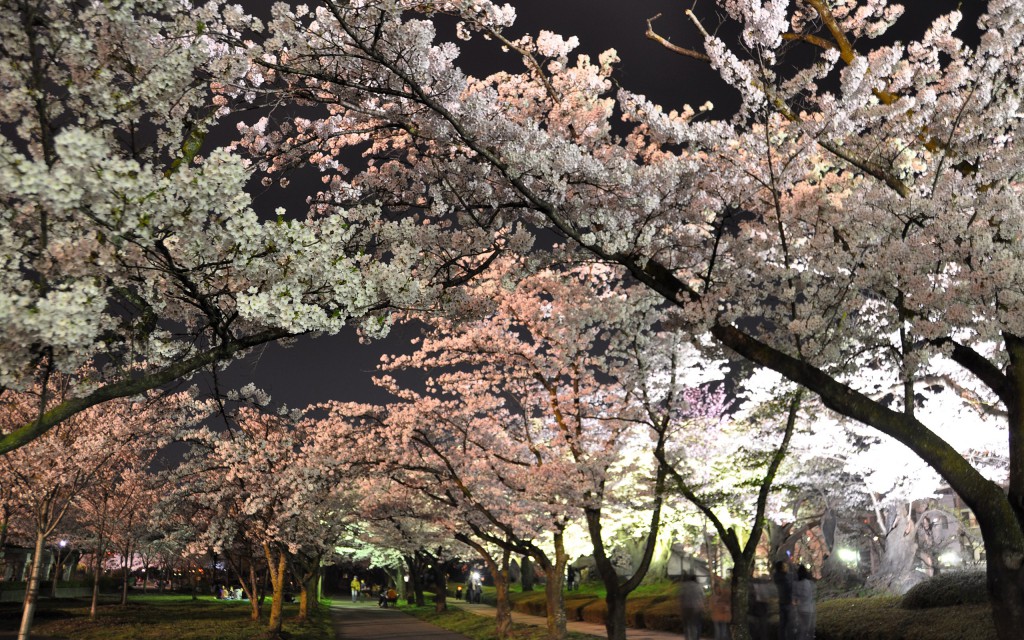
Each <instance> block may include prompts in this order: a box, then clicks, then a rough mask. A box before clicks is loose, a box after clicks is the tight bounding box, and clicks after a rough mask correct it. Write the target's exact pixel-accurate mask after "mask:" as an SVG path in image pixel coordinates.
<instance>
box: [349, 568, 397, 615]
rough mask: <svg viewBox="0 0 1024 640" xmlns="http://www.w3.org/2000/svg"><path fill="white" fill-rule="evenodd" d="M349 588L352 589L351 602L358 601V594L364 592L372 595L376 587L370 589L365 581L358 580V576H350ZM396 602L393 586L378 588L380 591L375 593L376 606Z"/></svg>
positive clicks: (385, 605)
mask: <svg viewBox="0 0 1024 640" xmlns="http://www.w3.org/2000/svg"><path fill="white" fill-rule="evenodd" d="M348 586H349V589H351V591H352V602H359V594H360V593H362V594H365V595H367V596H369V595H372V593H373V591H375V590H376V587H373V588H372V589H371V588H369V587H367V586H366V582H365V581H363V580H360V579H359V577H358V576H352V582H350V583H349V585H348ZM389 604H391V605H395V604H398V592H397V591H395V588H394V587H388V588H387V589H385V588H384V587H381V588H380V592H379V593H378V594H377V606H378V607H383V608H385V609H386V608H387V606H388V605H389Z"/></svg>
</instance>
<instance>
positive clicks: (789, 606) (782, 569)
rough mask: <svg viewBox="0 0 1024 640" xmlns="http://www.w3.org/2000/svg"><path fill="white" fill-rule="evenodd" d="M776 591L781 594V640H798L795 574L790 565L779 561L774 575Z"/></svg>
mask: <svg viewBox="0 0 1024 640" xmlns="http://www.w3.org/2000/svg"><path fill="white" fill-rule="evenodd" d="M772 581H773V582H774V583H775V590H776V591H777V592H778V594H779V640H795V639H796V616H795V615H794V614H795V612H794V611H793V574H791V573H790V572H789V563H788V562H786V561H785V560H779V561H778V562H776V563H775V572H774V573H773V574H772Z"/></svg>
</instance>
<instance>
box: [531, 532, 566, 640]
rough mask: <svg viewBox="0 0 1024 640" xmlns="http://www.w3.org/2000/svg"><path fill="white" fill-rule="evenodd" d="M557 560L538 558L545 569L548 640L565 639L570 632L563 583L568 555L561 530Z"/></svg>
mask: <svg viewBox="0 0 1024 640" xmlns="http://www.w3.org/2000/svg"><path fill="white" fill-rule="evenodd" d="M554 547H555V561H554V563H552V562H551V561H550V559H548V558H547V557H543V556H542V557H539V558H536V560H537V562H539V563H540V564H541V567H542V568H543V569H544V577H545V580H546V581H545V584H544V601H545V603H546V604H547V623H548V624H547V628H548V640H565V637H566V635H567V634H568V632H567V631H566V627H565V622H566V620H565V593H564V592H563V591H562V585H563V582H564V580H565V565H566V564H567V562H568V557H567V556H566V554H565V541H564V534H563V533H562V532H561V531H559V532H557V533H555V536H554Z"/></svg>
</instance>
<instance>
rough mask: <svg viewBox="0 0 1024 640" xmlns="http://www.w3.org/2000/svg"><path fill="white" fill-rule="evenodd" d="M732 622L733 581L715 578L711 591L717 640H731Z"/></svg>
mask: <svg viewBox="0 0 1024 640" xmlns="http://www.w3.org/2000/svg"><path fill="white" fill-rule="evenodd" d="M731 622H732V581H731V580H723V579H721V578H715V581H714V587H712V591H711V623H712V624H713V625H714V627H715V640H731V639H732V634H731V633H730V632H729V624H730V623H731Z"/></svg>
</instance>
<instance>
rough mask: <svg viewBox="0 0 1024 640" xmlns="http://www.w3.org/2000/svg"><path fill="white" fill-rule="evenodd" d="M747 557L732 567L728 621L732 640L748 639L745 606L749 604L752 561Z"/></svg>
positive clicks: (748, 631) (748, 627) (748, 625)
mask: <svg viewBox="0 0 1024 640" xmlns="http://www.w3.org/2000/svg"><path fill="white" fill-rule="evenodd" d="M751 560H752V558H751V559H749V560H748V561H746V562H741V563H740V564H734V565H733V569H732V584H731V585H730V588H731V589H732V596H731V597H732V602H731V606H730V608H731V610H732V621H731V622H730V623H729V631H730V632H731V633H732V640H750V624H749V621H748V616H747V607H748V606H749V604H750V588H751V583H750V581H751V578H752V577H753V576H752V574H753V568H754V563H753V562H752V561H751ZM734 562H735V560H734Z"/></svg>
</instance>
